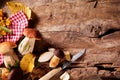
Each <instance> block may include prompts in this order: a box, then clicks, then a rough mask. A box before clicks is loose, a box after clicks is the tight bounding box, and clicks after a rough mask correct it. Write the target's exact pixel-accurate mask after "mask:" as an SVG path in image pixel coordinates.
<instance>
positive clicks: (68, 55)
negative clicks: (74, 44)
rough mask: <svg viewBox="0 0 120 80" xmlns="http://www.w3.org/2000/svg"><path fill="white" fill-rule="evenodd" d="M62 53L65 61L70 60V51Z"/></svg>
mask: <svg viewBox="0 0 120 80" xmlns="http://www.w3.org/2000/svg"><path fill="white" fill-rule="evenodd" d="M64 54H65V59H66V60H67V61H70V60H71V55H70V52H69V51H64Z"/></svg>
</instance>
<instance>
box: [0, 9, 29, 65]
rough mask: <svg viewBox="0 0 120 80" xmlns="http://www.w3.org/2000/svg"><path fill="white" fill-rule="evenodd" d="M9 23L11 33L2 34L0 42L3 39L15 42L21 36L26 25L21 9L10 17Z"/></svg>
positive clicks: (1, 57)
mask: <svg viewBox="0 0 120 80" xmlns="http://www.w3.org/2000/svg"><path fill="white" fill-rule="evenodd" d="M10 21H11V25H10V26H9V29H11V30H12V34H8V35H7V36H3V37H2V38H0V42H3V41H12V42H16V41H18V40H19V38H20V37H21V36H22V33H23V30H24V28H25V27H27V26H28V19H27V17H26V16H25V14H24V12H23V11H19V12H17V13H16V14H14V15H13V16H11V17H10ZM2 63H3V55H0V64H2Z"/></svg>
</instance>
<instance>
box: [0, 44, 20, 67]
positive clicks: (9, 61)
mask: <svg viewBox="0 0 120 80" xmlns="http://www.w3.org/2000/svg"><path fill="white" fill-rule="evenodd" d="M15 47H17V45H16V44H15V43H14V42H2V43H0V54H3V55H4V64H5V66H6V67H7V68H8V67H9V66H14V64H15V63H16V62H19V59H18V56H17V55H16V54H15V52H14V50H13V48H15Z"/></svg>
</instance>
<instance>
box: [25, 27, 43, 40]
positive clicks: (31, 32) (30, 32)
mask: <svg viewBox="0 0 120 80" xmlns="http://www.w3.org/2000/svg"><path fill="white" fill-rule="evenodd" d="M23 35H24V36H26V37H28V38H35V39H36V40H40V39H41V35H40V33H39V31H37V30H36V29H32V28H25V29H24V31H23Z"/></svg>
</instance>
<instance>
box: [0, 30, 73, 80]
mask: <svg viewBox="0 0 120 80" xmlns="http://www.w3.org/2000/svg"><path fill="white" fill-rule="evenodd" d="M23 35H24V36H25V37H24V39H23V40H22V41H21V42H20V43H19V44H18V48H17V44H15V43H14V42H10V41H6V42H2V43H0V54H3V55H4V65H5V67H6V68H9V67H10V66H11V67H12V66H14V65H15V64H16V62H18V63H20V59H19V58H18V56H17V55H16V53H15V51H14V48H17V49H18V52H19V53H20V54H21V55H22V56H23V57H24V55H26V54H28V53H30V52H31V53H32V52H33V49H34V45H35V41H36V40H41V36H40V35H39V33H38V31H37V30H36V29H32V28H25V29H24V31H23ZM64 56H65V59H66V60H68V61H70V59H71V55H70V53H69V52H63V51H62V50H60V49H55V48H50V49H48V51H47V52H44V53H43V54H41V55H40V56H39V59H38V62H40V63H42V62H49V67H51V68H55V67H57V66H58V64H59V63H60V61H61V59H62V58H63V57H64ZM19 70H20V69H19ZM21 71H22V70H21ZM23 73H24V72H23ZM2 74H3V73H2ZM13 74H14V76H13ZM16 75H17V74H16ZM19 75H20V74H19ZM4 76H5V75H4V74H3V77H4ZM17 76H18V75H17ZM14 78H15V71H10V72H9V74H8V75H7V80H16V79H17V80H21V78H20V77H18V78H16V79H14ZM3 80H6V79H4V78H3Z"/></svg>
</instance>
